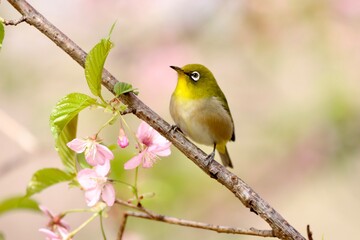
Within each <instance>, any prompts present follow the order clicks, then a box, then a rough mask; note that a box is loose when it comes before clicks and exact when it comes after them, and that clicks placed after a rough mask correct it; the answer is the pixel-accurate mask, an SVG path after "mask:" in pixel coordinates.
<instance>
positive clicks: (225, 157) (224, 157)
mask: <svg viewBox="0 0 360 240" xmlns="http://www.w3.org/2000/svg"><path fill="white" fill-rule="evenodd" d="M216 150H217V151H218V153H219V155H220V158H221V161H222V163H223V165H224V166H225V167H229V168H233V164H232V162H231V159H230V156H229V153H228V150H227V148H226V145H217V146H216Z"/></svg>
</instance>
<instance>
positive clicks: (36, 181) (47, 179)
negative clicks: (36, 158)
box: [26, 168, 74, 197]
mask: <svg viewBox="0 0 360 240" xmlns="http://www.w3.org/2000/svg"><path fill="white" fill-rule="evenodd" d="M73 178H74V176H73V175H71V174H69V173H67V172H64V171H62V170H60V169H57V168H44V169H40V170H38V171H37V172H35V173H34V175H33V176H32V178H31V180H30V182H29V183H28V186H27V188H26V196H27V197H30V196H31V195H33V194H35V193H38V192H41V191H42V190H44V189H46V188H48V187H50V186H52V185H55V184H57V183H60V182H66V181H70V180H71V179H73Z"/></svg>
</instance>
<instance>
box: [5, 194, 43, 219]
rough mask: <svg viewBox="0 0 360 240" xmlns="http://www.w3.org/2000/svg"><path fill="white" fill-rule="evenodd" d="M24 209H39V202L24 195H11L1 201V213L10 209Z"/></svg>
mask: <svg viewBox="0 0 360 240" xmlns="http://www.w3.org/2000/svg"><path fill="white" fill-rule="evenodd" d="M24 209H27V210H34V211H39V204H38V203H37V202H36V201H35V200H33V199H31V198H27V197H24V196H15V197H10V198H7V199H5V200H3V201H1V202H0V215H2V214H4V213H6V212H9V211H13V210H24Z"/></svg>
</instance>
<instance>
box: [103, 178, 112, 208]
mask: <svg viewBox="0 0 360 240" xmlns="http://www.w3.org/2000/svg"><path fill="white" fill-rule="evenodd" d="M101 198H102V200H104V202H105V203H106V204H107V205H108V206H109V207H111V206H112V205H114V202H115V189H114V187H113V185H112V184H111V183H106V184H105V186H104V188H103V190H102V194H101Z"/></svg>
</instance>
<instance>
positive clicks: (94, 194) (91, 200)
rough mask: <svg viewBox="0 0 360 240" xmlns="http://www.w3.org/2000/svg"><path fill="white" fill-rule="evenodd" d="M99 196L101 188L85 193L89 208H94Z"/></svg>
mask: <svg viewBox="0 0 360 240" xmlns="http://www.w3.org/2000/svg"><path fill="white" fill-rule="evenodd" d="M100 195H101V188H100V187H96V188H94V189H91V190H87V191H85V199H86V203H87V205H88V206H89V207H92V206H94V205H95V204H96V203H97V202H98V201H99V200H100Z"/></svg>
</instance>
